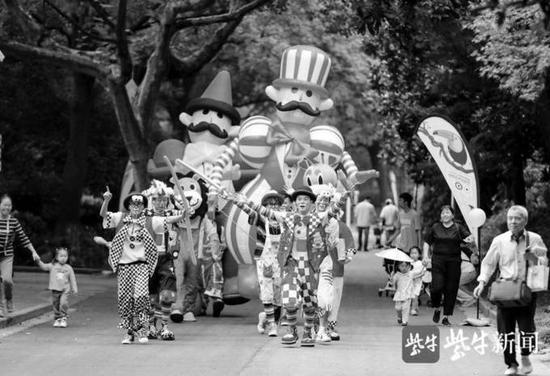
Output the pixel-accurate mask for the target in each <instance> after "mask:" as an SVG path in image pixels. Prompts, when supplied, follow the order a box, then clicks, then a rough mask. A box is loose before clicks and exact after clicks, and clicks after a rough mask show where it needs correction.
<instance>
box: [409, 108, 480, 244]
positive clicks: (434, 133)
mask: <svg viewBox="0 0 550 376" xmlns="http://www.w3.org/2000/svg"><path fill="white" fill-rule="evenodd" d="M416 134H417V136H418V137H419V138H420V139H421V140H422V142H423V143H424V145H425V146H426V148H427V149H428V151H429V152H430V154H431V155H432V158H433V159H434V160H435V163H437V166H438V167H439V169H440V170H441V173H442V174H443V176H444V177H445V181H446V182H447V185H448V186H449V188H450V189H451V192H452V194H453V196H454V199H455V200H456V203H457V204H458V207H459V209H460V211H461V212H462V216H463V217H464V220H465V221H466V224H467V225H468V228H469V229H470V232H471V233H472V234H474V236H475V237H476V243H477V244H479V243H478V239H477V233H478V232H477V229H478V227H479V226H480V225H479V224H478V223H476V221H475V220H472V216H470V211H471V210H472V209H475V208H478V207H479V185H478V177H477V169H476V166H475V163H474V160H473V159H472V157H471V155H472V153H471V152H470V150H469V147H468V144H467V143H466V141H465V138H464V136H463V135H462V133H461V132H460V131H459V130H458V128H457V127H456V126H455V125H454V124H453V123H452V122H451V121H450V120H448V119H446V118H444V117H441V116H428V117H427V118H425V119H424V120H422V121H421V122H420V125H419V126H418V128H417V130H416Z"/></svg>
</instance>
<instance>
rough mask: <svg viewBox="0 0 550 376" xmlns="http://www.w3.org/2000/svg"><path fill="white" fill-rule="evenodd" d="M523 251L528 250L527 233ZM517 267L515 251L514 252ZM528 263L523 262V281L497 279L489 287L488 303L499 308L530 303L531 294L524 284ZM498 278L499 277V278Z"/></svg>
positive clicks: (522, 305)
mask: <svg viewBox="0 0 550 376" xmlns="http://www.w3.org/2000/svg"><path fill="white" fill-rule="evenodd" d="M525 249H526V250H528V249H529V232H528V231H526V232H525ZM515 256H516V265H517V262H518V260H517V250H516V252H515ZM528 269H529V263H528V262H527V261H526V262H525V280H520V279H519V278H517V276H516V278H515V279H511V280H504V279H501V278H497V279H496V280H495V281H494V282H493V283H492V284H491V287H490V290H489V301H490V302H491V303H493V304H495V305H496V306H498V307H501V308H513V307H525V306H527V305H529V303H531V299H532V292H531V289H530V288H529V287H528V286H527V283H526V282H525V281H526V280H527V272H528ZM499 274H500V273H499ZM499 277H500V276H499Z"/></svg>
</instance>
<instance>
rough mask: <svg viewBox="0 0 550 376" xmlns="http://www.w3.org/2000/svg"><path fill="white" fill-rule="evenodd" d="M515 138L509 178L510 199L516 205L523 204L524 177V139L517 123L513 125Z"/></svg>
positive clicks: (524, 199)
mask: <svg viewBox="0 0 550 376" xmlns="http://www.w3.org/2000/svg"><path fill="white" fill-rule="evenodd" d="M515 127H516V129H515V139H516V140H520V142H519V143H518V144H517V147H514V148H512V150H511V153H512V171H510V172H511V174H510V175H511V180H510V190H509V192H510V196H511V197H510V199H512V200H513V201H514V203H516V204H518V205H525V202H526V198H525V179H524V177H523V169H524V167H525V157H526V156H525V155H524V152H523V150H524V144H525V141H524V140H523V138H522V137H524V136H522V132H521V125H520V124H519V123H517V125H516V126H515Z"/></svg>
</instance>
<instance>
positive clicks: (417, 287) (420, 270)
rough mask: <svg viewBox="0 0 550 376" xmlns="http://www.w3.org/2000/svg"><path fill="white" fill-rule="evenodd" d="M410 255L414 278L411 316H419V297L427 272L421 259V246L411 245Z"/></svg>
mask: <svg viewBox="0 0 550 376" xmlns="http://www.w3.org/2000/svg"><path fill="white" fill-rule="evenodd" d="M409 256H410V257H411V258H412V259H413V263H412V270H411V277H412V279H413V293H412V307H411V316H418V297H419V296H420V291H422V277H423V276H424V273H425V272H426V268H425V267H424V264H422V261H421V260H420V248H418V247H411V250H410V252H409Z"/></svg>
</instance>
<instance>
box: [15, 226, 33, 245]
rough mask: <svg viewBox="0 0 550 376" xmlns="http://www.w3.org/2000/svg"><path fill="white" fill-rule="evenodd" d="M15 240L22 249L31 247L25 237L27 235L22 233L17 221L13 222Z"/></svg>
mask: <svg viewBox="0 0 550 376" xmlns="http://www.w3.org/2000/svg"><path fill="white" fill-rule="evenodd" d="M15 240H16V242H17V243H18V244H19V245H20V246H21V247H24V248H26V247H28V246H29V245H31V241H30V240H29V238H28V237H27V234H25V231H23V227H21V223H19V221H18V220H17V219H16V220H15Z"/></svg>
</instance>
